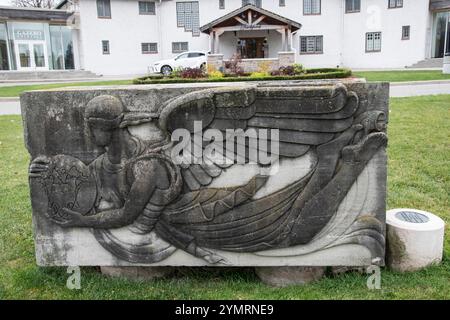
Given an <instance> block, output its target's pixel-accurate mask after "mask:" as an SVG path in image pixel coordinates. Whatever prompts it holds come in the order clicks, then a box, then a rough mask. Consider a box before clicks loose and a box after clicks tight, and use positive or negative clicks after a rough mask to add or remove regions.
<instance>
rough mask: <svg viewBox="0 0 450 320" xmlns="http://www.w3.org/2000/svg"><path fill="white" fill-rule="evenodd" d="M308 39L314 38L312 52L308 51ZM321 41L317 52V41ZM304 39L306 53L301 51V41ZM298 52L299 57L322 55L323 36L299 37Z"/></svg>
mask: <svg viewBox="0 0 450 320" xmlns="http://www.w3.org/2000/svg"><path fill="white" fill-rule="evenodd" d="M308 38H314V41H315V44H314V46H315V48H314V49H315V50H314V51H308ZM318 38H320V39H321V50H317V39H318ZM303 39H305V41H306V51H302V40H303ZM299 51H300V54H301V55H307V54H323V52H324V50H323V35H312V36H300V47H299Z"/></svg>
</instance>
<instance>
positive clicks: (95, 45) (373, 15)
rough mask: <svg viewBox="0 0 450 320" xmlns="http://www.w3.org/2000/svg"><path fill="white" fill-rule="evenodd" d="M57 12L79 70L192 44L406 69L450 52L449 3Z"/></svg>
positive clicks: (124, 5)
mask: <svg viewBox="0 0 450 320" xmlns="http://www.w3.org/2000/svg"><path fill="white" fill-rule="evenodd" d="M249 4H250V5H252V6H248V5H249ZM246 5H247V6H246ZM57 8H58V9H59V10H54V11H62V10H64V11H67V12H69V13H70V14H71V18H70V19H69V20H68V21H69V22H68V23H67V24H68V25H69V27H70V28H71V29H72V39H73V46H72V47H73V55H74V63H73V66H74V68H75V69H84V70H89V71H92V72H95V73H97V74H105V75H107V74H109V75H118V74H143V73H146V72H147V70H148V68H149V67H150V66H151V65H152V64H153V62H155V61H157V60H161V59H167V58H170V57H172V56H174V55H176V54H178V53H180V52H182V51H186V50H195V51H206V52H211V53H212V54H213V55H212V57H213V58H215V59H217V56H218V57H219V60H221V59H224V60H227V59H229V58H230V57H231V56H232V55H233V54H234V53H236V52H239V53H241V55H242V56H243V58H244V62H245V61H249V62H252V61H260V59H268V61H275V62H277V61H279V59H287V61H291V60H294V61H295V62H297V63H302V64H303V65H305V66H306V67H336V66H340V67H349V68H403V67H405V66H411V65H413V64H415V63H417V62H419V61H421V60H424V59H430V58H441V57H442V56H443V55H444V47H445V45H446V38H447V37H446V31H447V29H449V28H448V21H449V12H450V1H439V0H438V1H436V0H197V1H192V0H189V1H187V0H156V1H150V0H142V1H138V0H64V1H62V2H61V3H60V4H59V5H58V6H57ZM249 12H250V13H249ZM7 23H8V22H7ZM9 23H11V21H9ZM49 24H50V25H51V24H52V23H51V21H50V22H49ZM22 29H24V30H25V31H26V29H27V28H26V27H24V26H23V25H22ZM14 41H15V39H10V41H7V42H8V43H10V45H12V46H14V45H13V42H14ZM30 41H31V40H30ZM42 41H43V43H45V44H46V45H47V47H45V50H46V52H51V51H52V50H53V49H52V48H51V45H52V44H51V43H49V42H48V41H46V40H45V39H44V40H42ZM448 42H450V41H447V46H449V47H450V45H449V44H448ZM0 46H1V44H0ZM48 46H50V47H48ZM8 47H9V46H8ZM5 50H9V49H8V48H6V49H5ZM0 51H1V47H0ZM280 52H281V54H280ZM449 52H450V50H449ZM13 55H14V54H13ZM9 56H10V57H11V54H9ZM49 59H52V57H50V58H49ZM53 59H54V58H53ZM255 59H258V60H255ZM15 60H16V61H19V62H20V60H21V59H20V57H18V56H17V53H15ZM22 60H24V61H25V60H26V59H22ZM280 64H281V62H280ZM10 65H13V64H11V63H10ZM15 65H16V68H17V69H22V70H23V69H24V68H21V67H20V63H19V64H17V63H15ZM46 66H47V68H50V69H52V66H51V64H50V63H48V64H47V65H46ZM27 68H33V65H32V64H29V67H27ZM10 69H11V68H10ZM25 69H26V68H25Z"/></svg>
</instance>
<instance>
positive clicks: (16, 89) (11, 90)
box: [0, 80, 133, 97]
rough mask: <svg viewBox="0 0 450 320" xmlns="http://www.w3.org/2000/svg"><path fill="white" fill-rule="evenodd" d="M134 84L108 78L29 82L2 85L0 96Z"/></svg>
mask: <svg viewBox="0 0 450 320" xmlns="http://www.w3.org/2000/svg"><path fill="white" fill-rule="evenodd" d="M123 84H133V80H108V81H92V82H70V83H69V82H64V83H47V84H29V85H21V86H9V87H8V86H6V87H0V97H18V96H20V94H21V93H22V92H24V91H30V90H44V89H55V88H63V87H74V86H76V87H79V86H106V85H123Z"/></svg>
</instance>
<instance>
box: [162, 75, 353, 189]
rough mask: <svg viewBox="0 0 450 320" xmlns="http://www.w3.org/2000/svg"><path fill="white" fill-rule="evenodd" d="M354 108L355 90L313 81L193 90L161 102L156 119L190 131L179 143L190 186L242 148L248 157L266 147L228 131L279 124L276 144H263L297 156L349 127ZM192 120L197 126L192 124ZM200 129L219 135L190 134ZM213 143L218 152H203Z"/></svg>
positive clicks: (210, 177) (207, 179)
mask: <svg viewBox="0 0 450 320" xmlns="http://www.w3.org/2000/svg"><path fill="white" fill-rule="evenodd" d="M281 100H282V101H283V103H280V101H281ZM357 109H358V97H357V96H356V94H354V93H352V92H348V91H347V89H346V88H345V86H343V85H340V84H338V85H336V86H333V87H317V88H315V89H313V90H312V89H311V87H292V88H279V87H275V88H271V87H266V88H257V87H255V86H248V87H228V88H215V89H207V90H202V91H197V92H192V93H188V94H185V95H183V96H181V97H177V98H175V99H172V100H170V101H169V102H168V103H167V104H166V105H165V106H163V107H162V111H161V115H160V120H159V121H160V122H159V124H160V128H161V129H162V130H164V131H167V133H168V134H169V135H172V134H173V132H175V130H177V129H185V130H187V131H188V132H189V133H190V134H191V139H190V141H191V142H192V143H191V147H190V148H188V149H186V148H184V149H183V153H184V154H183V158H184V159H188V160H189V161H186V162H183V163H181V173H182V176H183V180H184V182H185V189H184V190H185V192H189V191H196V190H199V189H202V188H204V187H207V186H208V185H210V184H211V183H212V182H213V181H214V179H216V178H217V177H219V176H220V175H221V174H222V172H223V171H224V169H227V168H229V167H231V166H233V165H234V164H236V163H237V162H238V160H239V159H242V157H244V156H243V155H242V150H244V152H245V161H247V162H249V160H250V159H249V154H250V153H251V152H257V151H258V150H255V148H256V149H257V148H260V149H261V148H264V146H262V145H261V144H258V141H254V139H255V137H254V136H252V135H247V138H246V139H245V140H239V139H236V135H235V134H233V133H231V134H230V132H236V130H242V131H248V130H254V132H256V134H257V138H256V139H258V137H260V132H261V130H262V129H263V130H267V129H269V130H271V129H278V130H279V131H278V134H279V135H278V139H279V144H278V145H277V147H278V148H276V149H275V148H272V149H270V147H266V148H267V151H268V153H269V154H270V155H275V156H276V157H277V158H278V157H279V158H297V157H300V156H302V155H304V154H305V153H307V152H308V151H309V150H310V149H311V148H315V147H316V146H319V145H322V144H325V143H327V142H329V141H330V140H332V139H333V138H334V137H335V136H336V135H337V134H339V133H341V132H343V131H345V130H346V129H348V128H349V127H351V126H352V124H353V115H354V114H355V112H356V110H357ZM196 123H197V124H198V123H201V126H200V127H198V126H197V128H196V126H195V124H196ZM199 129H200V130H201V131H202V132H201V135H200V136H202V137H204V133H205V132H206V131H207V130H208V129H214V130H216V131H217V130H218V131H220V132H221V133H222V135H221V136H222V137H223V138H222V140H221V141H217V140H214V141H201V142H200V143H199V141H198V139H197V140H196V139H195V138H194V135H195V134H196V133H197V134H199V132H198V130H199ZM242 131H241V132H242ZM230 139H233V141H231V142H230ZM177 143H181V142H176V143H175V145H176V144H177ZM211 145H215V146H216V147H217V148H216V151H217V150H219V151H218V153H219V156H220V157H210V156H209V155H208V153H207V152H205V151H206V148H207V147H208V146H211ZM230 146H231V147H230ZM255 146H256V147H255ZM195 148H197V150H201V154H199V153H198V151H197V152H196V150H195ZM238 151H241V153H239V152H238ZM199 157H202V158H201V159H199ZM224 159H225V160H226V161H223V160H224ZM192 160H195V161H192ZM258 160H260V159H259V158H258Z"/></svg>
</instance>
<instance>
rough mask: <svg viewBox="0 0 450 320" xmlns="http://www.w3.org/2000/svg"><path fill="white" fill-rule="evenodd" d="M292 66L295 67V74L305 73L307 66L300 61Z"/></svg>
mask: <svg viewBox="0 0 450 320" xmlns="http://www.w3.org/2000/svg"><path fill="white" fill-rule="evenodd" d="M292 67H294V74H302V73H305V68H304V67H303V65H302V64H300V63H294V64H293V65H292Z"/></svg>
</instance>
